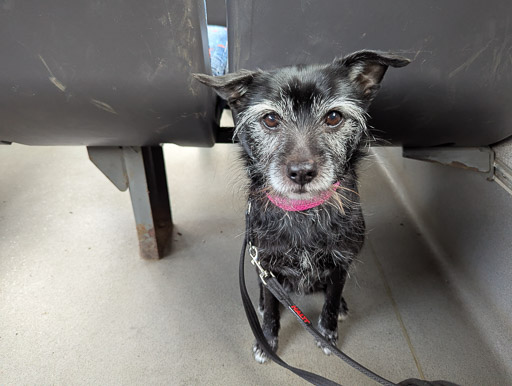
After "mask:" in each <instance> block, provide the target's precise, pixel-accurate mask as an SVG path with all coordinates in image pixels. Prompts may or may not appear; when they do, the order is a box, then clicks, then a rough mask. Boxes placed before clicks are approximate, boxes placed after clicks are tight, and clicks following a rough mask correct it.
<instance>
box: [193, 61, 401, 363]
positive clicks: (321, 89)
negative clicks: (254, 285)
mask: <svg viewBox="0 0 512 386" xmlns="http://www.w3.org/2000/svg"><path fill="white" fill-rule="evenodd" d="M408 63H409V61H408V60H407V59H405V58H402V57H399V56H396V55H393V54H384V53H379V52H374V51H359V52H356V53H354V54H352V55H349V56H347V57H345V58H342V59H336V60H335V61H334V62H333V63H331V64H329V65H324V66H295V67H289V68H283V69H279V70H275V71H272V72H265V71H256V72H251V71H241V72H239V73H236V74H229V75H226V76H223V77H211V76H207V75H200V74H197V75H195V76H196V78H197V79H198V80H199V81H201V82H203V83H205V84H207V85H209V86H212V87H214V89H215V90H216V91H217V92H218V93H219V95H221V96H222V97H223V98H225V99H226V100H227V101H228V103H229V105H230V107H231V109H232V111H233V114H234V116H235V121H236V129H235V135H236V136H238V139H239V141H240V143H241V145H242V146H243V148H244V150H245V152H244V159H245V163H246V169H247V173H248V175H249V178H250V186H249V199H250V200H251V202H252V210H251V224H252V234H251V235H250V239H251V240H252V242H253V244H254V245H256V246H257V247H258V249H259V258H260V262H261V265H262V266H263V267H264V268H265V269H267V270H270V271H272V272H273V273H274V274H275V275H276V277H277V278H278V280H279V281H280V282H281V283H282V284H283V285H284V286H285V287H286V288H288V289H289V290H290V291H295V292H298V293H303V294H304V293H311V292H314V291H323V292H324V293H325V303H324V306H323V309H322V313H321V316H320V319H319V322H318V328H319V330H320V331H321V332H322V333H323V334H324V336H325V337H326V338H327V339H328V340H330V341H331V342H332V343H334V344H336V341H337V337H338V333H337V329H338V318H343V317H345V316H346V314H347V312H348V309H347V305H346V303H345V300H344V299H343V297H342V291H343V286H344V284H345V279H346V277H347V271H348V269H349V266H350V264H351V263H352V261H353V259H354V258H355V256H356V255H357V254H358V253H359V251H360V249H361V247H362V245H363V241H364V219H363V214H362V211H361V207H360V203H359V195H358V193H357V176H356V166H357V163H358V161H359V160H360V158H361V157H362V156H363V154H364V147H365V145H366V140H367V139H368V133H367V130H366V112H367V109H368V107H369V105H370V102H371V101H372V99H373V98H374V97H375V95H376V93H377V91H378V89H379V87H380V82H381V80H382V78H383V76H384V73H385V72H386V70H387V68H388V66H392V67H402V66H405V65H407V64H408ZM333 111H334V112H337V113H339V114H340V116H342V117H343V120H342V121H341V123H339V124H338V125H336V126H333V125H329V124H328V122H329V121H328V120H327V116H328V114H329V113H332V112H333ZM269 114H272V115H273V117H277V120H278V123H279V124H278V126H277V127H268V126H266V125H265V123H264V122H265V121H264V119H265V117H267V116H268V115H269ZM304 165H306V166H304ZM308 165H309V166H308ZM302 167H303V168H308V169H307V170H308V171H311V170H313V171H314V174H310V175H309V178H308V179H307V180H301V181H300V182H298V181H299V180H297V179H296V177H295V176H293V173H292V172H290V170H292V169H293V168H295V169H294V170H296V169H297V168H299V169H300V168H302ZM303 176H304V174H303ZM335 182H339V183H340V186H339V188H338V189H337V190H336V191H335V192H334V193H333V195H332V196H331V198H330V199H329V200H327V201H326V202H324V203H323V204H322V205H320V206H317V207H314V208H311V209H308V210H303V211H297V212H293V211H291V212H288V211H285V210H283V209H281V208H279V207H277V206H275V205H274V204H273V203H271V202H270V201H269V199H268V198H267V193H270V194H272V195H274V196H280V197H284V198H291V199H304V198H306V199H307V198H311V197H315V196H317V195H318V194H320V193H321V192H325V191H327V190H329V189H332V185H333V184H334V183H335ZM260 288H261V293H260V311H261V312H262V313H263V331H264V333H265V336H266V338H267V340H268V341H269V343H270V345H271V346H272V347H273V349H277V344H278V343H277V342H278V338H277V335H278V331H279V304H278V302H277V300H276V299H275V298H274V297H273V295H272V294H271V293H270V292H269V291H268V290H267V289H266V288H265V287H264V286H262V285H260ZM253 351H254V356H255V359H256V360H258V361H259V362H264V361H265V360H266V359H267V358H266V356H265V354H264V353H263V351H262V350H261V348H260V347H259V346H258V345H257V344H255V346H254V348H253ZM324 351H325V352H326V353H329V350H328V349H327V348H324Z"/></svg>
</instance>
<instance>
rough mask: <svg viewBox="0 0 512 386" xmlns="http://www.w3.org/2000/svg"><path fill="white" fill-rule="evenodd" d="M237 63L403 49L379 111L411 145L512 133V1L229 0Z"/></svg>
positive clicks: (391, 133)
mask: <svg viewBox="0 0 512 386" xmlns="http://www.w3.org/2000/svg"><path fill="white" fill-rule="evenodd" d="M227 10H228V26H229V68H230V71H232V72H234V71H237V70H239V69H256V68H262V69H271V68H276V67H279V66H286V65H293V64H309V63H328V62H330V61H331V60H333V58H334V57H336V56H338V57H339V56H341V55H342V54H348V53H351V52H353V51H357V50H361V49H375V50H381V51H392V52H397V53H402V54H403V55H404V56H407V57H408V58H410V59H413V60H414V61H413V63H411V64H410V65H409V66H407V67H405V68H402V69H399V70H395V69H390V70H389V71H388V72H387V74H386V76H385V78H384V84H383V87H382V90H381V92H380V94H379V96H378V97H377V99H376V100H375V102H374V104H373V106H372V109H371V114H372V117H373V120H372V122H371V123H372V125H373V126H374V127H375V129H376V130H375V133H376V135H377V136H379V137H382V138H384V139H386V140H388V141H390V143H393V144H403V145H406V146H434V145H447V144H453V145H458V146H482V145H489V144H492V143H495V142H498V141H500V140H502V139H504V138H506V137H509V136H510V135H512V109H511V108H510V106H512V92H511V90H512V26H511V22H510V20H511V19H510V15H512V3H511V2H510V1H508V0H489V1H487V2H481V1H477V0H455V1H448V2H447V1H424V2H421V1H409V0H395V1H386V2H383V1H379V0H362V1H352V0H317V1H295V0H288V1H272V0H258V1H252V0H231V1H230V0H228V7H227Z"/></svg>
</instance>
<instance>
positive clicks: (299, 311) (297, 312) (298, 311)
mask: <svg viewBox="0 0 512 386" xmlns="http://www.w3.org/2000/svg"><path fill="white" fill-rule="evenodd" d="M290 308H291V310H292V311H293V312H295V313H296V314H297V316H298V317H299V318H301V320H302V321H303V322H304V323H307V324H311V322H310V321H309V319H308V318H307V317H306V315H304V314H303V313H302V311H301V310H300V309H299V307H297V306H290Z"/></svg>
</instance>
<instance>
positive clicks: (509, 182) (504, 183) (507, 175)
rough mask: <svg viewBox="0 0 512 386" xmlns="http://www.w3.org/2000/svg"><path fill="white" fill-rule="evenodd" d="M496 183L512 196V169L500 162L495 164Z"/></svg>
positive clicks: (497, 161)
mask: <svg viewBox="0 0 512 386" xmlns="http://www.w3.org/2000/svg"><path fill="white" fill-rule="evenodd" d="M494 181H496V183H497V184H498V185H500V186H501V187H502V188H503V189H505V190H506V191H507V192H508V193H509V194H511V195H512V169H510V168H509V167H508V166H507V165H505V164H504V163H503V162H500V161H499V160H496V161H495V162H494Z"/></svg>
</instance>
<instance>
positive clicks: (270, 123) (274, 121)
mask: <svg viewBox="0 0 512 386" xmlns="http://www.w3.org/2000/svg"><path fill="white" fill-rule="evenodd" d="M261 122H262V123H263V125H265V127H266V128H267V129H275V128H276V127H277V126H279V123H280V121H279V116H278V115H277V114H274V113H270V114H266V115H265V116H264V117H263V118H262V119H261Z"/></svg>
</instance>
